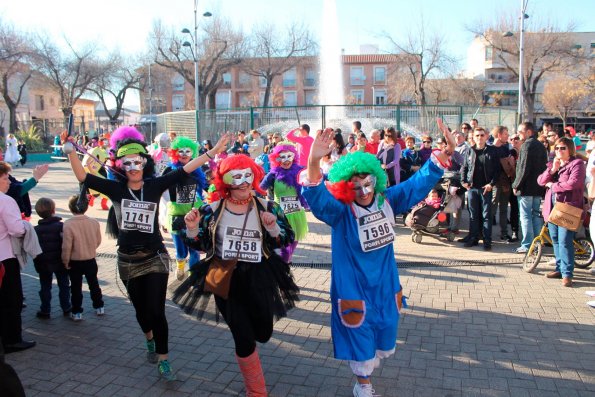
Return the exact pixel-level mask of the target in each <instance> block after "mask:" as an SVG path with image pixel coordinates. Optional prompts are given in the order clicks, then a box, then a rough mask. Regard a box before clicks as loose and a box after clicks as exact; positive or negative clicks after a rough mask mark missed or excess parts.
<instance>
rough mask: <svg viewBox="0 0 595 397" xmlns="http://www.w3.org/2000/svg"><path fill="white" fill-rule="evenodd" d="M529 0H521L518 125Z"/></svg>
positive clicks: (521, 108) (521, 116) (505, 34)
mask: <svg viewBox="0 0 595 397" xmlns="http://www.w3.org/2000/svg"><path fill="white" fill-rule="evenodd" d="M528 2H529V0H521V15H520V17H519V18H520V22H519V100H518V109H517V117H518V119H517V126H518V125H520V124H521V123H522V122H523V102H524V99H525V98H524V93H525V90H524V87H523V82H524V79H525V76H524V73H523V58H524V45H525V43H524V33H525V19H527V18H529V15H527V14H526V11H527V3H528ZM503 36H504V37H512V36H514V34H513V33H512V32H506V33H504V34H503Z"/></svg>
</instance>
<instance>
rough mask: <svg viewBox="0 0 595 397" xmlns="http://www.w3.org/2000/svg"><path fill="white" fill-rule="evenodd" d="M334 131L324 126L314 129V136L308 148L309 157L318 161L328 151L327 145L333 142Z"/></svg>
mask: <svg viewBox="0 0 595 397" xmlns="http://www.w3.org/2000/svg"><path fill="white" fill-rule="evenodd" d="M333 136H334V131H333V129H332V128H325V129H324V131H323V130H318V131H316V137H315V138H314V142H313V143H312V147H311V148H310V158H311V159H312V160H313V161H320V159H321V158H323V157H324V156H326V155H327V154H328V152H329V146H330V145H331V143H332V142H333Z"/></svg>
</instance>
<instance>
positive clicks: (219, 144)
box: [213, 132, 233, 153]
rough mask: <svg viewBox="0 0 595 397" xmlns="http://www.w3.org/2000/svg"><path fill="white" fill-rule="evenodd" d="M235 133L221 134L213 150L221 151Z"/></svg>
mask: <svg viewBox="0 0 595 397" xmlns="http://www.w3.org/2000/svg"><path fill="white" fill-rule="evenodd" d="M232 137H233V134H232V133H231V132H226V133H225V134H223V135H221V137H220V138H219V140H218V141H217V144H216V145H215V147H213V150H214V151H215V152H216V153H221V152H223V151H224V150H225V149H226V148H227V144H228V143H229V142H230V141H231V138H232Z"/></svg>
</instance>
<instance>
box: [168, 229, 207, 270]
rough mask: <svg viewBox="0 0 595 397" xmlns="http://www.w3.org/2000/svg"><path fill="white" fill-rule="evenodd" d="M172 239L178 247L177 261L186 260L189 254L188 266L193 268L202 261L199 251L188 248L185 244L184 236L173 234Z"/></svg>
mask: <svg viewBox="0 0 595 397" xmlns="http://www.w3.org/2000/svg"><path fill="white" fill-rule="evenodd" d="M171 238H172V240H173V241H174V247H176V259H177V260H182V259H186V257H187V256H188V253H190V259H189V260H188V265H189V266H192V265H194V264H195V263H198V261H199V259H200V258H199V256H198V251H197V250H195V249H192V248H190V247H188V246H187V245H186V243H184V239H182V236H181V235H180V234H178V233H172V235H171Z"/></svg>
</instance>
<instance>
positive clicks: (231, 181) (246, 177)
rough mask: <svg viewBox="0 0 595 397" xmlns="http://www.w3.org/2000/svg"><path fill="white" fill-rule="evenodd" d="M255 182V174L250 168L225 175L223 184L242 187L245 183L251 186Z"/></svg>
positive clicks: (232, 171)
mask: <svg viewBox="0 0 595 397" xmlns="http://www.w3.org/2000/svg"><path fill="white" fill-rule="evenodd" d="M253 181H254V173H253V172H252V170H251V169H250V168H244V169H241V170H231V171H229V172H228V173H227V174H225V175H223V182H225V183H226V184H228V185H232V186H240V185H241V184H243V183H244V182H245V183H247V184H248V185H251V184H252V182H253Z"/></svg>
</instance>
